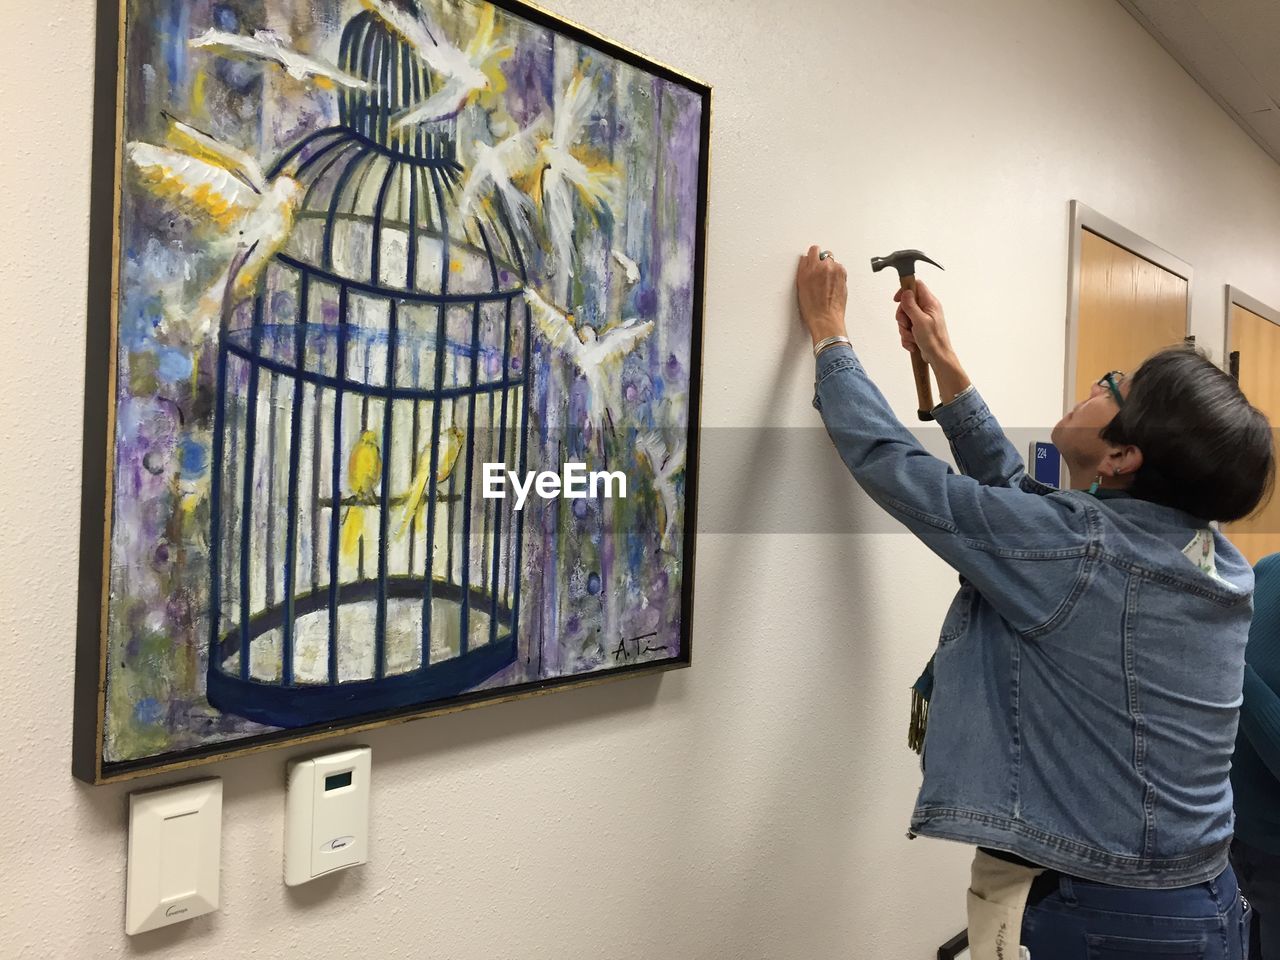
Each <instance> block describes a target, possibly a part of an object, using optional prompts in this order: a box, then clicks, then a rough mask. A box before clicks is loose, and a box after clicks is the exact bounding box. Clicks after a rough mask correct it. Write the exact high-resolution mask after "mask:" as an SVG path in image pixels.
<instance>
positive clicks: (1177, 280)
mask: <svg viewBox="0 0 1280 960" xmlns="http://www.w3.org/2000/svg"><path fill="white" fill-rule="evenodd" d="M1080 239H1081V243H1080V298H1079V303H1080V312H1079V318H1078V321H1077V326H1076V343H1075V349H1076V365H1075V382H1074V383H1073V384H1072V389H1073V391H1074V392H1073V394H1072V399H1071V401H1070V402H1071V403H1075V402H1076V401H1077V400H1082V399H1084V398H1085V397H1087V396H1088V395H1089V389H1090V387H1092V386H1093V384H1094V383H1096V382H1097V380H1098V378H1099V377H1101V376H1102V375H1103V374H1104V373H1106V372H1108V371H1109V370H1122V371H1124V372H1126V373H1132V372H1133V371H1134V370H1136V369H1137V368H1138V367H1139V365H1141V363H1142V361H1143V360H1145V359H1146V358H1147V357H1149V356H1151V354H1153V353H1155V352H1156V351H1157V350H1159V349H1161V348H1162V347H1168V346H1172V345H1173V344H1176V343H1181V342H1182V340H1183V338H1184V337H1186V335H1187V296H1188V283H1187V281H1186V280H1185V279H1183V278H1182V277H1180V276H1178V275H1177V274H1175V273H1171V272H1170V271H1168V270H1165V269H1164V268H1163V267H1159V266H1157V265H1156V264H1154V263H1152V262H1151V261H1150V260H1144V259H1143V258H1142V257H1140V256H1138V255H1137V254H1134V253H1130V252H1129V251H1128V250H1126V249H1125V248H1124V247H1121V246H1118V245H1117V244H1115V243H1112V242H1111V241H1110V240H1107V239H1106V238H1105V237H1102V236H1100V235H1098V234H1096V233H1093V232H1092V231H1090V230H1088V229H1087V228H1081V238H1080Z"/></svg>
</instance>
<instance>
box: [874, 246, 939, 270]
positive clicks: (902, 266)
mask: <svg viewBox="0 0 1280 960" xmlns="http://www.w3.org/2000/svg"><path fill="white" fill-rule="evenodd" d="M917 260H923V261H924V262H925V263H932V264H933V265H934V266H935V267H937V268H938V269H939V270H941V269H942V264H940V263H938V262H937V261H936V260H930V259H929V258H928V257H926V256H925V255H924V253H923V252H922V251H920V250H895V251H894V252H893V253H891V254H889V255H888V256H887V257H872V258H871V269H872V270H873V271H876V272H879V271H880V270H883V269H884V268H885V267H893V268H894V269H895V270H897V271H898V276H899V277H914V276H915V275H916V261H917Z"/></svg>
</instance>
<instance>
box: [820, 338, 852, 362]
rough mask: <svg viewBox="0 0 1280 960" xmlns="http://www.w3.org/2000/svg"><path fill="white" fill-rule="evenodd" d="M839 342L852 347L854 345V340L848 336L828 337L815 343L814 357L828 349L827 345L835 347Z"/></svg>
mask: <svg viewBox="0 0 1280 960" xmlns="http://www.w3.org/2000/svg"><path fill="white" fill-rule="evenodd" d="M837 343H845V344H848V345H849V346H850V347H852V346H853V342H852V341H851V340H850V339H849V338H848V337H827V338H826V339H825V340H819V341H818V342H817V343H815V344H814V345H813V355H814V357H817V355H818V354H820V353H821V352H822V351H823V350H825V349H827V347H834V346H835V345H836V344H837Z"/></svg>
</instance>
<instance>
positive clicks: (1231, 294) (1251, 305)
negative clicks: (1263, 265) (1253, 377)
mask: <svg viewBox="0 0 1280 960" xmlns="http://www.w3.org/2000/svg"><path fill="white" fill-rule="evenodd" d="M1226 291H1227V302H1226V304H1225V305H1224V307H1223V309H1224V310H1225V311H1226V317H1225V318H1224V322H1223V324H1222V369H1224V370H1226V371H1227V372H1228V373H1232V370H1231V308H1232V307H1243V308H1244V309H1245V310H1248V311H1249V312H1250V313H1253V314H1257V315H1258V316H1260V317H1261V318H1262V319H1263V320H1269V321H1270V322H1272V323H1274V324H1275V325H1276V326H1277V327H1280V310H1276V309H1274V308H1272V307H1269V306H1267V305H1266V304H1265V303H1263V302H1262V301H1261V300H1258V299H1256V298H1254V297H1251V296H1249V295H1248V294H1247V293H1245V292H1244V291H1243V290H1241V289H1240V288H1239V287H1233V286H1232V285H1231V284H1229V283H1228V284H1226Z"/></svg>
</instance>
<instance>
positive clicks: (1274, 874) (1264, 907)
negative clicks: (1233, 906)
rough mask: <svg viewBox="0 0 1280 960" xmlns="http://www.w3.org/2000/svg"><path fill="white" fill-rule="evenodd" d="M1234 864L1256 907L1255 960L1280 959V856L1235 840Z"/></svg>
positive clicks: (1254, 917)
mask: <svg viewBox="0 0 1280 960" xmlns="http://www.w3.org/2000/svg"><path fill="white" fill-rule="evenodd" d="M1231 865H1232V866H1233V867H1235V871H1236V873H1237V874H1239V876H1240V888H1241V889H1242V890H1244V895H1245V896H1246V897H1248V898H1249V903H1250V905H1251V906H1252V907H1253V925H1254V926H1255V927H1257V928H1258V929H1257V930H1255V931H1254V938H1253V940H1254V953H1253V960H1280V855H1277V854H1274V853H1266V852H1264V851H1262V850H1259V849H1258V848H1257V847H1251V846H1249V844H1247V843H1244V842H1243V841H1242V840H1239V839H1236V840H1233V841H1231Z"/></svg>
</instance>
